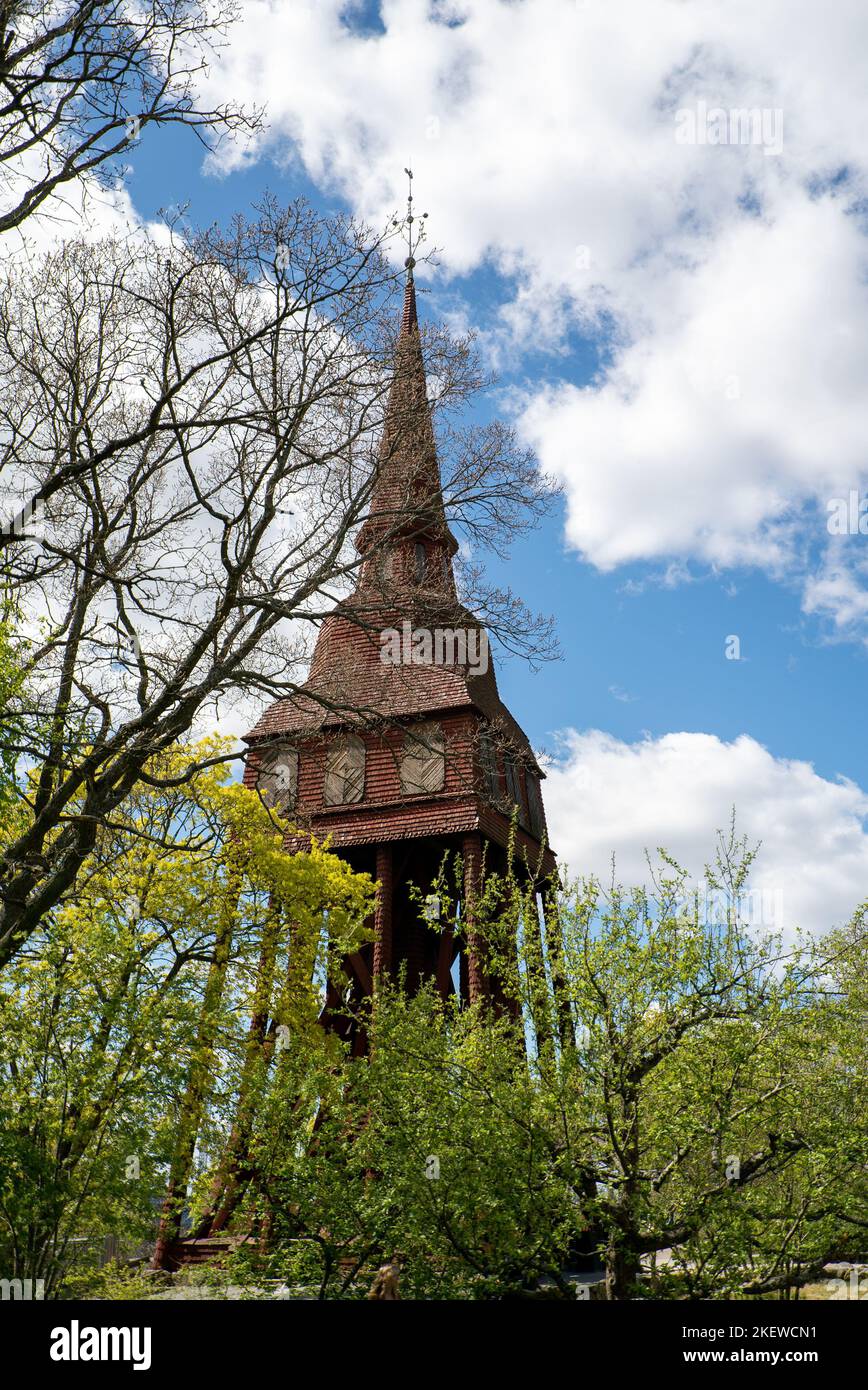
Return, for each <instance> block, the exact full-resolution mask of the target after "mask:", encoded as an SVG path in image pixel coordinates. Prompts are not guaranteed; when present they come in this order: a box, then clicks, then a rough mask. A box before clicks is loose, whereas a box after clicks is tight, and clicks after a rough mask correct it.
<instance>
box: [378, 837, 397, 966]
mask: <svg viewBox="0 0 868 1390" xmlns="http://www.w3.org/2000/svg"><path fill="white" fill-rule="evenodd" d="M376 879H377V905H376V908H375V909H374V983H375V985H376V982H377V981H378V980H381V979H382V978H383V977H384V976H385V975H389V974H390V973H391V970H392V906H393V900H394V883H393V875H392V846H391V845H378V846H377V868H376Z"/></svg>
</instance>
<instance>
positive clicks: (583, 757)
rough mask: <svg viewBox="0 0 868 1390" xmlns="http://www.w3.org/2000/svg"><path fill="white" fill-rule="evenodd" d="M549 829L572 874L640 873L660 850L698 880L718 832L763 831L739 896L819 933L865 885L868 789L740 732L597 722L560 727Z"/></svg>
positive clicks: (755, 912) (762, 920) (632, 878)
mask: <svg viewBox="0 0 868 1390" xmlns="http://www.w3.org/2000/svg"><path fill="white" fill-rule="evenodd" d="M545 803H546V812H547V817H548V822H549V828H550V836H551V840H552V844H553V845H554V848H555V849H556V850H557V852H558V855H559V857H560V860H561V863H562V864H565V865H566V866H567V868H568V870H569V871H570V873H571V874H573V875H580V876H582V877H588V876H590V875H595V876H597V877H598V878H600V879H601V881H602V882H603V883H608V882H609V881H610V880H611V874H612V856H613V854H614V855H616V877H617V881H619V882H621V883H624V884H633V883H643V882H644V883H647V882H649V871H648V864H647V861H646V857H645V855H646V850H647V851H648V852H649V853H650V855H651V857H652V861H653V860H654V859H655V858H656V851H657V849H658V847H662V848H664V849H666V850H667V851H668V852H669V853H671V854H672V855H674V857H675V858H676V860H677V861H678V862H679V863H680V864H681V865H682V867H683V868H685V869H687V870H688V871H689V873H690V874H691V878H692V881H693V882H696V883H698V882H700V881H701V878H702V874H703V870H704V867H705V865H706V864H707V863H709V862H711V861H712V860H713V858H714V851H715V845H716V835H717V831H718V830H724V831H727V830H728V827H729V823H730V817H731V813H732V808H733V806H734V807H735V809H736V828H737V832H738V833H739V834H740V835H742V834H743V835H746V836H747V839H748V842H749V843H750V844H755V843H756V842H758V841H762V849H761V851H760V854H759V856H758V858H757V861H756V863H755V866H754V872H753V878H752V884H751V886H752V889H753V890H754V897H753V899H752V900H751V902H750V904H749V908H750V910H751V913H752V916H753V919H754V920H755V921H756V924H757V925H759V926H763V927H765V928H768V929H770V930H771V929H775V930H777V929H778V928H782V929H784V930H785V932H787V933H791V932H793V931H794V930H795V929H796V928H804V929H807V930H811V931H816V932H821V931H824V930H826V929H828V928H829V927H831V926H833V925H836V924H840V923H843V922H845V921H847V920H848V919H849V917H850V916H851V915H852V913H853V910H854V909H855V908H856V906H857V905H858V904H859V903H860V902H862V901H863V900H864V898H865V896H866V891H868V889H866V885H868V794H866V792H864V791H863V790H862V789H861V788H860V787H858V786H857V785H856V784H855V783H853V782H851V781H848V780H845V779H843V778H842V779H840V780H837V781H829V780H828V779H826V778H823V777H820V776H819V775H818V774H817V773H816V772H815V771H814V769H813V767H812V766H811V764H810V763H806V762H800V761H795V760H791V759H783V758H775V757H773V756H772V755H771V754H770V753H769V752H768V750H767V749H765V748H764V747H763V746H762V745H761V744H760V743H757V742H756V740H755V739H752V738H749V737H747V736H746V735H743V736H742V737H740V738H738V739H736V740H735V741H734V742H733V743H725V742H723V741H722V740H721V739H719V738H716V737H715V736H713V735H711V734H698V733H673V734H666V735H665V736H663V737H662V738H658V739H650V738H649V739H646V740H644V741H642V742H639V743H624V742H621V741H620V740H619V739H617V738H614V737H612V736H611V735H609V734H605V733H601V732H600V731H598V730H589V731H586V732H583V733H580V732H577V731H576V730H571V731H569V732H568V733H567V734H566V735H565V750H564V756H563V758H562V759H561V760H560V761H558V762H556V763H553V764H552V765H551V766H550V767H549V768H548V780H547V781H546V784H545Z"/></svg>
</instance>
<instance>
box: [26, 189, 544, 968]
mask: <svg viewBox="0 0 868 1390" xmlns="http://www.w3.org/2000/svg"><path fill="white" fill-rule="evenodd" d="M390 234H394V233H393V232H392V233H390ZM386 251H387V248H386V247H385V246H384V239H383V237H381V236H377V235H374V234H372V233H370V232H369V231H368V230H367V229H365V228H364V227H361V226H359V225H358V224H356V223H355V222H353V221H350V220H343V219H325V218H322V217H319V216H318V215H316V214H315V213H314V212H313V211H312V210H311V209H309V208H308V207H307V206H306V205H305V204H303V203H300V202H299V203H296V204H293V205H292V206H291V207H289V208H288V209H283V208H280V207H278V206H277V205H276V204H274V203H273V202H271V201H268V202H266V203H265V204H264V205H263V207H262V208H261V209H259V211H258V214H257V217H256V219H255V220H254V221H252V222H246V221H244V220H242V219H238V220H236V222H235V223H234V224H233V225H232V227H231V229H230V230H229V231H228V232H226V233H221V232H219V231H217V230H212V231H210V232H208V233H207V234H204V235H201V236H198V237H196V238H194V239H192V240H184V239H181V240H176V239H174V238H172V237H171V236H169V235H168V234H167V236H166V237H165V238H163V239H162V240H160V239H159V238H158V239H156V240H154V239H148V238H146V237H143V236H141V235H136V236H135V237H131V238H129V239H127V240H119V239H109V240H103V241H100V242H97V243H94V242H87V241H72V242H68V243H66V244H65V245H63V246H62V247H60V248H59V249H58V250H56V251H54V252H53V253H51V254H48V255H46V256H44V257H43V258H41V259H40V260H39V261H37V262H35V263H34V264H33V265H32V267H31V268H30V269H29V271H27V272H25V271H23V270H22V269H21V267H20V266H15V267H13V268H11V269H8V270H7V272H6V275H5V278H4V279H3V280H2V281H0V445H2V448H3V455H2V465H0V486H4V487H5V493H6V499H7V500H6V502H5V504H4V505H5V511H6V514H7V517H8V516H9V515H10V514H17V515H18V517H19V519H20V518H21V517H22V516H23V517H25V518H26V520H25V522H24V523H23V524H21V525H18V526H17V527H10V526H9V525H8V524H7V526H6V535H5V536H4V538H3V539H4V540H5V542H6V544H5V545H4V548H3V552H2V554H3V557H4V568H5V576H6V583H7V586H10V587H11V588H12V589H14V592H15V595H16V604H17V613H16V621H17V627H18V631H19V633H20V634H22V637H21V644H20V654H19V665H20V669H21V672H22V676H23V678H24V680H23V685H22V693H21V694H20V696H19V698H18V701H17V703H16V704H15V707H14V708H11V707H10V708H7V709H6V710H0V743H2V745H4V746H5V748H6V749H7V750H9V751H11V753H12V754H13V756H14V757H16V758H17V759H18V765H19V767H20V768H21V769H22V770H23V771H25V772H26V771H27V770H28V769H29V771H30V779H31V780H30V785H29V789H26V788H25V790H24V792H23V795H24V798H25V802H26V816H25V817H24V821H23V823H22V824H21V825H16V828H15V832H14V833H13V834H12V835H11V836H9V837H7V839H6V842H5V844H4V846H3V852H2V855H0V964H2V962H3V961H4V960H6V959H8V958H9V956H10V954H11V953H12V952H13V951H14V950H15V949H17V946H18V944H20V943H21V942H22V941H23V940H24V939H26V937H27V935H28V934H29V933H30V932H31V931H32V930H33V929H34V927H35V926H36V924H37V923H38V922H39V921H40V919H41V918H42V917H43V915H44V914H45V913H46V912H47V911H49V910H50V909H51V908H52V907H53V906H54V905H55V904H56V903H57V902H58V901H60V899H61V898H62V897H63V896H64V894H65V893H66V892H67V891H68V890H69V889H70V887H71V886H72V885H73V884H74V882H75V879H76V875H77V873H78V871H79V869H80V866H81V864H82V862H83V860H84V859H85V857H86V856H87V854H88V853H89V851H90V849H91V847H92V846H93V844H94V842H95V837H96V834H97V829H98V827H99V826H100V825H101V824H104V823H106V822H108V823H110V822H111V816H112V812H113V810H114V808H115V807H117V806H118V804H119V803H120V801H121V799H122V798H123V797H124V796H125V795H126V793H127V792H128V791H129V790H130V788H131V787H132V786H133V785H134V784H135V783H136V781H137V780H138V779H141V778H142V777H147V776H148V773H147V768H146V764H147V761H148V759H149V758H150V757H151V756H152V755H153V754H154V753H156V752H157V751H159V750H160V749H162V748H164V747H166V746H167V745H169V744H171V743H173V742H175V741H176V740H178V739H180V738H181V737H182V736H184V735H185V733H186V732H187V731H188V730H190V728H191V727H192V726H193V725H194V723H195V722H196V721H197V720H198V719H199V718H200V717H201V716H203V713H204V712H206V711H207V709H208V707H209V706H213V705H214V704H215V702H217V701H218V700H220V699H229V698H232V699H236V700H238V699H242V700H243V699H244V698H248V699H250V698H254V697H258V698H259V699H260V700H261V697H262V696H263V695H264V696H268V697H276V696H280V695H286V694H291V693H292V692H294V691H296V690H297V689H298V687H299V683H300V681H301V680H302V679H303V676H304V659H305V657H306V656H307V655H308V654H309V650H310V637H311V635H312V633H314V632H315V631H316V629H317V627H318V625H319V623H320V621H321V619H322V618H323V617H324V616H325V615H326V614H327V613H328V612H329V611H330V610H331V609H332V607H333V606H334V603H335V602H336V600H338V599H339V598H340V596H341V595H342V594H344V593H345V592H346V591H347V588H348V587H349V586H350V585H351V583H352V580H353V578H354V576H355V572H356V568H357V566H358V564H359V554H358V552H357V550H356V548H355V546H354V545H353V538H354V536H355V535H356V534H357V531H358V527H359V525H360V523H361V522H362V520H363V518H364V516H365V511H366V507H367V505H368V502H369V500H370V496H371V488H372V484H373V481H374V479H375V478H376V476H377V473H378V469H380V468H382V466H383V460H382V457H380V456H379V455H378V447H379V444H380V439H381V435H382V424H383V417H384V410H385V404H386V399H387V392H388V387H389V378H390V365H391V362H392V354H393V348H394V323H395V319H396V315H395V311H394V304H393V297H394V296H393V292H394V290H395V288H396V276H395V272H394V270H393V269H392V268H391V265H390V262H389V260H388V258H387V255H386ZM425 351H426V356H427V358H428V360H429V361H430V362H431V364H432V367H433V371H434V374H435V375H436V378H437V380H438V381H439V383H440V387H439V405H438V411H437V413H438V414H440V415H441V416H442V418H443V420H444V430H443V465H444V476H445V479H446V484H445V501H446V507H447V511H449V510H451V508H452V500H453V499H455V509H454V510H455V513H456V515H457V518H458V523H457V524H459V529H460V530H462V531H463V532H464V534H465V536H467V537H469V538H470V540H471V541H472V540H474V539H477V540H481V541H482V542H485V543H487V544H488V545H493V546H495V547H496V548H500V549H503V547H504V545H505V542H506V537H507V534H508V533H510V532H514V531H515V530H516V528H518V527H520V526H522V525H526V524H529V523H531V522H532V521H533V520H534V518H535V517H536V516H538V515H539V513H540V511H541V510H542V508H543V507H544V506H545V504H546V500H547V498H548V496H549V491H550V489H549V487H548V484H547V483H546V481H545V479H542V478H541V477H540V476H539V474H538V473H537V471H536V469H535V467H534V465H533V460H532V459H531V458H530V457H529V456H528V455H527V454H526V453H525V452H524V451H522V450H521V449H520V448H518V447H516V444H515V441H514V440H513V438H512V436H511V434H510V432H509V431H508V430H505V429H503V428H502V427H498V428H497V429H495V430H493V431H492V429H490V428H489V429H485V428H482V429H481V430H480V431H476V432H472V431H471V432H469V433H467V432H459V431H457V430H455V429H451V428H450V427H449V424H448V422H449V420H450V418H451V417H452V415H453V414H454V413H455V412H456V411H458V410H459V408H460V407H461V405H462V403H463V402H464V400H465V398H466V397H467V395H468V393H469V392H471V391H473V390H475V389H477V388H478V386H479V385H480V382H481V380H482V377H481V373H480V371H479V367H478V364H477V362H476V359H475V356H474V353H473V350H472V347H471V345H470V344H469V343H468V342H467V341H464V340H459V341H453V340H451V339H450V338H449V337H448V335H447V334H446V333H445V332H441V331H434V332H432V333H431V334H430V335H429V336H428V341H427V343H426V347H425ZM381 543H382V544H387V543H388V535H384V536H383V538H382V541H381ZM465 599H466V601H468V602H469V603H471V604H472V602H473V594H472V592H469V593H467V594H466V595H465ZM483 601H484V603H485V604H486V605H487V607H488V609H489V610H490V613H491V614H493V615H494V617H495V618H496V619H497V621H498V622H499V623H500V628H501V631H502V634H503V635H507V634H509V633H510V632H512V633H513V634H514V636H515V645H516V646H517V648H518V649H519V650H522V649H527V650H531V651H534V650H536V648H537V647H538V645H539V641H538V639H539V636H540V629H539V627H538V626H537V627H535V626H534V624H533V623H532V622H531V623H528V622H527V619H526V616H525V615H524V614H523V613H522V612H521V610H520V606H517V605H516V603H515V600H514V598H513V597H512V596H511V595H509V594H507V595H504V596H502V601H500V602H499V601H498V598H497V595H496V594H494V595H492V593H491V592H488V593H487V594H485V595H484V596H483ZM498 615H499V616H498ZM544 629H545V624H543V625H542V630H543V632H544Z"/></svg>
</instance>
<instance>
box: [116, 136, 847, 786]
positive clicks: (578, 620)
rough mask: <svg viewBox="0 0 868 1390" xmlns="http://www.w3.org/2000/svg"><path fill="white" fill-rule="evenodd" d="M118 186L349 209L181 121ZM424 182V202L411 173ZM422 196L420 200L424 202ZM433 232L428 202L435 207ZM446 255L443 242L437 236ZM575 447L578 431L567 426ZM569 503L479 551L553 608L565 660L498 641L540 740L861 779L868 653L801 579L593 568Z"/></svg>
mask: <svg viewBox="0 0 868 1390" xmlns="http://www.w3.org/2000/svg"><path fill="white" fill-rule="evenodd" d="M127 187H128V189H129V192H130V194H131V196H132V199H133V202H134V204H135V207H136V209H137V211H138V212H139V213H140V214H141V215H142V216H143V217H145V218H152V217H156V216H157V214H158V211H159V210H160V209H161V208H172V207H176V208H180V207H182V206H183V205H184V204H188V205H189V207H188V212H187V214H186V215H187V217H188V219H189V221H190V222H191V223H199V224H201V223H207V222H209V221H211V220H213V219H216V220H218V221H221V220H225V219H227V218H228V217H229V216H231V215H232V214H233V213H234V212H236V211H248V210H250V209H251V207H252V205H253V203H255V202H256V201H257V199H258V198H259V197H261V195H262V193H263V192H264V191H265V189H269V190H270V191H271V192H273V193H274V194H275V195H277V196H279V197H281V198H285V199H286V200H287V201H289V200H290V199H292V198H295V197H298V196H300V195H304V196H305V197H307V198H309V199H310V200H311V201H312V202H313V203H314V205H315V206H317V207H318V208H321V209H323V210H326V209H332V210H334V209H338V208H341V209H343V210H348V208H347V204H346V201H345V200H344V199H342V198H340V197H336V196H335V195H334V193H333V191H331V190H325V191H323V190H321V189H320V188H318V187H317V185H316V184H315V183H314V182H313V181H312V180H311V179H309V178H308V177H306V175H305V173H304V171H303V170H302V169H301V168H299V167H298V166H297V165H296V166H295V167H292V168H290V169H281V168H279V167H278V166H277V165H275V163H274V162H273V161H271V160H270V159H268V160H265V161H264V162H262V163H257V164H255V165H253V166H251V167H250V168H246V169H243V170H238V171H235V172H233V173H230V174H228V175H222V176H221V175H215V174H209V173H207V172H206V171H205V170H204V169H203V159H202V147H201V145H200V144H199V142H198V141H197V140H196V139H195V137H193V136H191V134H190V133H189V132H187V131H182V130H180V129H176V130H172V131H168V132H165V133H161V134H159V135H158V136H155V137H153V138H149V140H148V141H147V142H146V143H145V144H143V145H142V146H141V147H140V148H139V149H138V150H137V151H136V153H135V156H134V161H133V173H132V176H131V177H130V178H129V180H128V184H127ZM417 197H418V199H419V200H420V201H421V202H425V201H426V200H425V197H424V190H422V191H420V190H419V186H418V177H417ZM426 205H427V204H426ZM429 224H430V226H431V240H432V242H435V243H436V242H437V230H436V206H435V207H434V212H433V213H432V214H431V215H430V217H429ZM443 259H444V261H446V262H447V263H448V247H444V248H443ZM510 279H511V277H508V276H506V275H503V274H499V273H498V272H497V271H496V270H494V269H493V268H492V267H491V266H486V267H485V268H484V269H482V270H480V271H478V272H476V273H471V274H469V275H463V276H461V277H458V279H457V280H452V281H450V283H448V284H447V285H445V286H443V287H440V288H439V289H438V287H437V286H436V285H435V286H434V287H433V288H432V287H430V286H429V287H428V292H427V293H426V294H425V295H424V298H423V299H422V301H421V303H422V310H421V311H422V313H423V314H430V315H431V316H436V315H437V314H438V313H449V312H450V311H451V309H452V308H453V306H454V304H455V301H456V297H457V296H460V299H461V302H462V303H463V304H464V306H465V308H466V311H467V313H468V315H469V321H470V322H471V323H474V320H475V325H476V326H481V325H482V324H484V323H486V322H487V321H488V320H489V319H490V318H491V315H492V308H493V307H494V310H495V312H496V307H497V305H498V303H499V302H504V301H505V300H506V299H507V298H508V296H509V293H510V288H511V285H510ZM607 347H608V342H607V339H606V337H605V335H603V334H594V333H589V334H587V335H584V336H583V335H582V334H581V333H580V332H578V331H574V332H573V334H572V340H571V343H570V348H569V352H568V354H561V353H559V354H558V355H557V356H555V357H553V356H552V355H551V354H550V353H545V352H541V351H539V350H534V348H533V347H532V346H531V347H529V348H528V350H527V351H526V352H524V353H522V354H521V357H520V360H519V361H518V362H517V363H516V364H515V365H514V366H512V367H511V368H506V369H503V368H501V370H500V371H499V373H498V381H497V388H496V390H495V392H493V393H492V395H493V397H494V398H493V399H489V400H488V401H487V402H485V403H481V408H482V409H485V408H486V407H487V408H490V409H491V410H492V411H496V410H497V407H498V400H497V394H498V392H499V391H505V390H507V389H508V388H509V387H510V386H519V387H522V386H524V385H525V383H526V382H527V381H528V379H535V378H537V379H538V378H543V379H544V378H545V377H546V376H547V375H552V374H554V373H556V374H557V376H558V378H565V379H567V380H569V381H571V382H574V383H575V384H576V385H580V386H581V385H584V384H586V383H587V382H589V381H590V380H591V379H592V377H593V374H594V371H595V370H596V367H597V363H598V360H599V356H600V353H601V352H602V353H605V352H606V350H607ZM576 448H577V449H581V440H580V439H577V440H576ZM563 511H564V509H563V504H562V503H558V504H557V505H556V508H555V511H554V514H553V515H552V516H551V517H550V518H549V519H548V520H547V521H545V522H544V523H543V524H542V526H541V527H540V529H539V530H538V531H537V532H536V533H533V534H531V535H530V536H526V537H522V538H520V539H519V541H518V542H517V544H516V546H515V548H514V551H513V555H512V559H511V562H510V563H509V564H508V565H503V564H500V563H499V562H497V561H496V560H495V559H491V560H490V561H489V564H488V570H489V573H490V574H491V575H492V576H497V577H499V578H502V579H503V581H504V582H508V583H509V584H511V585H512V586H513V587H514V588H515V589H516V590H517V591H518V592H519V593H521V594H522V595H523V596H524V598H525V600H526V602H527V603H528V604H529V605H530V606H531V607H533V608H534V609H536V610H538V611H543V612H546V613H552V614H553V615H554V616H555V618H556V621H557V630H558V636H559V640H560V644H561V647H562V655H563V660H561V661H559V662H557V663H554V664H548V665H546V666H544V667H543V668H542V669H540V670H539V671H536V672H534V671H532V670H530V669H528V668H527V667H526V666H525V665H524V663H522V662H521V661H518V660H516V659H514V658H507V659H505V660H504V657H503V655H502V654H501V655H500V658H499V663H498V669H499V678H500V683H501V687H502V690H503V693H504V695H505V697H506V699H507V700H508V702H509V703H510V705H511V706H512V707H513V708H514V709H515V711H516V713H517V715H518V717H519V718H520V719H521V721H522V722H523V724H524V726H525V728H526V729H527V731H528V733H529V734H530V736H531V738H532V739H533V740H534V742H535V743H536V744H537V745H542V746H544V747H548V748H552V749H554V748H555V746H556V743H555V737H556V733H557V731H558V730H559V729H561V728H563V727H564V726H565V725H570V724H575V723H576V722H577V721H579V722H580V723H581V724H583V725H588V726H591V727H595V728H600V729H606V730H608V731H609V732H611V733H613V734H615V735H617V736H618V737H619V738H622V739H628V740H631V741H632V740H635V739H637V738H640V737H641V736H642V735H643V734H644V733H646V732H647V733H650V734H651V735H653V736H658V735H660V734H663V733H666V732H669V731H671V730H673V729H679V730H689V731H690V730H703V731H706V732H713V733H716V734H718V735H720V737H721V738H722V739H726V740H731V739H732V738H734V737H736V736H737V735H738V734H741V733H748V734H751V735H753V737H754V738H756V739H758V740H759V741H760V742H761V743H763V744H764V745H765V746H766V747H767V748H769V749H770V750H771V751H772V752H773V753H775V754H777V755H779V756H782V757H790V758H804V759H808V760H809V761H811V762H813V763H814V765H815V767H816V768H817V770H818V771H819V772H820V773H821V774H822V775H823V776H825V777H834V776H835V775H836V774H839V773H842V774H844V775H846V776H848V777H851V778H854V779H855V780H856V781H859V782H861V783H862V784H863V785H868V740H866V739H864V738H861V737H858V731H859V729H860V725H862V723H863V721H864V709H865V700H866V691H868V652H866V649H865V647H864V645H862V644H861V643H858V642H857V643H854V642H841V641H837V642H835V641H830V640H829V637H828V633H827V631H826V629H825V627H824V624H823V623H822V622H821V621H820V620H819V619H817V618H813V617H809V616H806V615H805V614H804V613H802V612H801V608H800V603H799V594H798V590H797V589H796V588H795V587H791V586H789V585H786V584H779V583H774V582H772V581H770V580H769V579H768V578H767V577H766V576H765V575H763V574H758V573H756V571H755V570H751V569H747V568H742V567H738V568H733V569H731V570H728V571H726V573H723V574H715V573H714V572H713V571H711V570H710V569H709V568H708V567H705V568H704V569H703V568H702V567H700V566H695V567H694V569H693V572H692V577H691V578H690V579H682V580H681V581H680V582H672V581H671V580H670V581H668V582H667V580H666V566H664V565H659V564H650V565H649V564H645V565H641V564H631V565H625V566H622V567H619V568H618V569H617V570H615V571H613V572H611V573H601V572H599V571H598V570H596V569H595V568H594V567H593V566H592V565H590V564H588V563H587V562H586V561H584V560H583V558H582V556H581V554H579V553H577V552H576V551H575V550H573V549H571V548H569V547H568V546H567V545H566V544H565V540H564V515H563ZM732 634H735V635H737V636H738V637H739V638H740V643H741V660H739V661H734V660H730V659H727V658H726V655H725V644H726V639H727V637H728V636H730V635H732Z"/></svg>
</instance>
